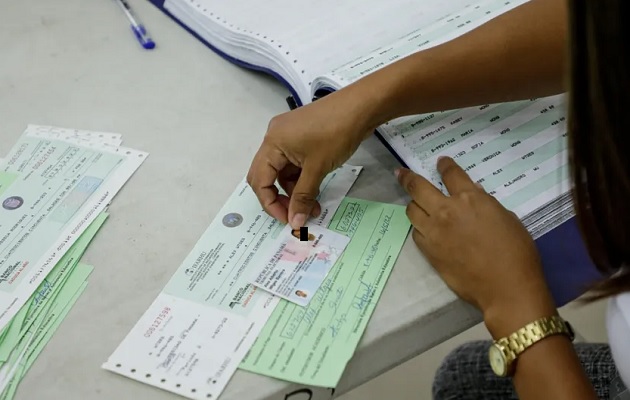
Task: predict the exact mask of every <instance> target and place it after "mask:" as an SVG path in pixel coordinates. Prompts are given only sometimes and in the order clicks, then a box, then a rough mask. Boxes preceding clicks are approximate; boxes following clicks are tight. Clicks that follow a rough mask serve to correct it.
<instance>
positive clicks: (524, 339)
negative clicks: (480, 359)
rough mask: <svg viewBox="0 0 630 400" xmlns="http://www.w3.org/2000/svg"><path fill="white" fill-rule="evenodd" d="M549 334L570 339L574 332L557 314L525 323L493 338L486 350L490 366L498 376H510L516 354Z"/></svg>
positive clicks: (572, 337)
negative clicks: (517, 328) (508, 334)
mask: <svg viewBox="0 0 630 400" xmlns="http://www.w3.org/2000/svg"><path fill="white" fill-rule="evenodd" d="M551 335H567V336H568V337H569V338H570V339H571V341H573V339H574V338H575V333H574V332H573V328H572V327H571V325H570V324H569V323H568V322H567V321H565V320H563V319H562V318H560V317H558V316H553V317H544V318H541V319H539V320H537V321H534V322H532V323H530V324H527V325H525V326H524V327H522V328H521V329H519V330H518V331H516V332H514V333H513V334H511V335H510V336H507V337H504V338H502V339H499V340H495V341H494V343H493V344H492V346H490V350H489V352H488V357H489V359H490V366H491V367H492V370H493V371H494V373H495V374H497V375H498V376H511V375H512V374H514V367H515V364H516V359H517V358H518V356H519V355H520V354H521V353H523V352H524V351H525V350H527V349H528V348H529V347H531V346H532V345H533V344H534V343H537V342H539V341H541V340H543V339H544V338H546V337H549V336H551Z"/></svg>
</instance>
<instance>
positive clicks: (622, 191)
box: [568, 0, 630, 300]
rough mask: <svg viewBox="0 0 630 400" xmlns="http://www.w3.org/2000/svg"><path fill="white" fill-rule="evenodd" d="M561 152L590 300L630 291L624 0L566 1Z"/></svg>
mask: <svg viewBox="0 0 630 400" xmlns="http://www.w3.org/2000/svg"><path fill="white" fill-rule="evenodd" d="M568 4H569V14H570V18H569V21H570V27H569V29H570V35H569V37H570V40H571V43H570V49H569V50H570V68H571V73H570V86H569V88H570V91H569V93H570V94H569V96H570V99H569V125H568V126H569V131H568V136H569V149H570V164H571V169H572V170H571V173H572V176H573V184H574V196H575V207H576V212H577V216H578V220H579V222H580V226H581V230H582V234H583V236H584V240H585V242H586V245H587V248H588V250H589V253H590V255H591V257H592V259H593V261H594V262H595V264H596V265H597V267H598V268H599V269H600V270H601V271H602V272H603V273H605V274H606V275H607V278H605V279H604V280H603V281H602V282H600V283H598V284H597V285H596V286H595V287H594V295H593V296H591V297H590V299H591V300H594V299H598V298H603V297H608V296H612V295H615V294H619V293H622V292H625V291H630V271H629V270H624V269H621V267H622V266H627V267H630V109H629V108H628V106H630V45H629V44H628V41H627V40H626V39H625V38H626V37H627V35H625V34H624V32H625V33H629V32H630V23H629V22H628V17H630V14H629V13H628V11H630V2H629V1H628V0H571V1H569V2H568Z"/></svg>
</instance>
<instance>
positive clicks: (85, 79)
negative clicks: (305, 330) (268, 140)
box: [0, 0, 480, 400]
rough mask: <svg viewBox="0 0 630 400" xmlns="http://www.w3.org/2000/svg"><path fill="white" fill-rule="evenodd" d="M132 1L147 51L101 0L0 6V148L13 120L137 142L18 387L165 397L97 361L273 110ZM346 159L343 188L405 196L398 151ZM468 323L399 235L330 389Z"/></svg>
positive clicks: (60, 395)
mask: <svg viewBox="0 0 630 400" xmlns="http://www.w3.org/2000/svg"><path fill="white" fill-rule="evenodd" d="M133 5H134V6H135V7H136V9H137V10H136V11H137V12H138V14H139V15H140V16H141V17H142V18H143V19H144V21H145V22H146V24H147V27H148V29H149V31H150V32H151V33H152V35H153V37H154V38H155V40H156V42H157V46H158V47H157V49H156V50H154V51H151V52H148V51H144V50H142V49H141V48H140V47H139V45H138V43H137V42H136V41H135V40H134V38H133V36H132V33H131V32H130V31H129V27H128V24H127V21H126V19H125V18H124V16H123V15H122V14H121V12H120V9H119V8H118V7H117V6H116V5H115V4H114V3H113V2H110V1H107V0H101V1H85V0H63V1H49V0H30V1H18V2H15V1H4V2H3V5H2V12H1V13H0V121H2V127H1V129H2V130H1V133H0V135H1V136H0V137H1V139H2V140H0V154H6V152H7V151H8V150H9V148H10V147H11V145H12V144H13V143H14V141H15V140H16V139H17V138H18V136H19V135H20V134H21V132H22V131H23V129H24V128H25V126H26V124H27V123H36V124H42V125H57V126H62V127H68V128H82V129H88V130H99V131H111V132H116V133H122V134H123V138H124V142H125V144H126V145H127V146H130V147H134V148H137V149H140V150H145V151H148V152H150V156H149V158H148V159H147V161H146V162H145V163H144V165H143V166H142V167H141V168H140V170H139V171H138V172H137V173H136V174H135V175H134V176H133V178H132V179H131V180H130V181H129V183H128V184H127V186H126V187H125V188H124V189H123V190H122V192H121V193H120V194H119V195H118V196H117V197H116V199H115V200H114V202H113V205H112V207H111V208H110V212H111V217H110V219H109V220H108V221H107V222H106V224H105V226H104V228H103V229H102V231H101V232H100V233H99V234H98V236H97V237H96V239H95V241H94V242H93V243H92V246H91V247H90V249H89V251H88V252H87V254H86V255H85V257H84V260H85V261H86V262H88V263H90V264H92V265H94V267H95V270H94V272H93V274H92V276H91V277H90V280H89V284H88V287H87V290H86V291H85V293H84V294H83V295H82V296H81V297H80V298H79V301H78V303H77V304H76V306H75V307H74V309H73V310H72V311H71V313H70V315H69V316H68V318H67V319H66V320H65V321H64V323H63V324H62V325H61V327H60V329H59V331H58V332H57V334H56V335H55V336H54V337H53V339H52V340H51V342H50V343H49V345H48V346H47V347H46V349H45V350H44V352H43V353H42V355H41V356H40V358H39V359H38V360H37V362H36V363H35V365H34V366H33V368H32V369H31V370H30V371H29V372H28V374H27V377H26V379H25V380H24V382H23V383H22V384H21V386H20V388H19V391H18V396H17V398H18V399H37V398H42V399H67V400H74V399H77V400H78V399H81V400H90V399H136V400H144V399H147V400H148V399H151V400H160V399H172V398H174V397H175V396H174V395H172V394H170V393H167V392H164V391H161V390H158V389H155V388H153V387H151V386H147V385H144V384H140V383H137V382H135V381H132V380H129V379H127V378H123V377H121V376H118V375H115V374H112V373H109V372H107V371H105V370H102V369H101V368H100V365H101V363H102V362H103V361H105V360H106V359H107V357H108V356H109V355H110V354H111V353H112V351H113V350H114V349H115V348H116V346H117V345H118V344H119V343H120V342H121V340H122V339H123V337H124V336H125V335H126V334H127V333H128V332H129V330H130V329H131V327H132V326H133V325H134V324H135V322H136V321H137V320H138V318H139V317H140V316H141V315H142V313H143V312H144V311H145V310H146V309H147V307H148V306H149V305H150V303H151V302H152V301H153V299H154V298H155V297H156V296H157V294H158V293H159V292H160V291H161V289H162V288H163V287H164V285H165V284H166V282H167V281H168V279H169V278H170V277H171V275H172V274H173V272H174V271H175V270H176V268H177V267H178V266H179V265H180V263H181V261H182V260H183V259H184V257H185V256H186V255H187V254H188V253H189V251H190V250H191V248H192V247H193V245H194V243H195V242H196V241H197V239H198V238H199V237H200V236H201V234H202V232H203V231H204V230H205V228H206V227H207V226H208V224H209V223H210V221H211V220H212V219H213V218H214V216H215V214H216V212H217V211H218V210H219V209H220V207H221V206H222V204H223V203H224V201H225V200H226V199H227V197H228V196H229V195H230V194H231V192H232V191H233V189H234V187H235V186H236V184H237V183H238V182H239V181H240V180H241V179H242V177H243V176H244V175H245V174H246V172H247V169H248V167H249V163H250V160H251V158H252V156H253V155H254V153H255V151H256V150H257V148H258V145H259V142H260V141H261V139H262V136H263V134H264V132H265V128H266V125H267V122H268V121H269V119H270V118H271V117H272V116H274V115H276V114H278V113H281V112H284V111H286V107H287V106H286V103H285V101H284V99H285V97H286V95H287V91H286V90H285V89H284V88H283V87H282V86H280V85H279V84H277V83H276V82H275V81H272V80H271V79H269V78H267V77H266V76H261V75H259V74H254V73H251V72H248V71H245V70H243V69H240V68H238V67H235V66H233V65H231V64H229V63H227V62H225V61H224V60H223V59H221V58H219V57H218V56H216V55H215V54H213V53H212V52H210V51H209V50H208V49H207V48H205V47H204V46H203V45H202V44H201V43H199V42H198V41H196V40H194V39H193V38H192V37H190V35H189V34H188V33H186V32H185V31H184V30H182V29H181V28H180V27H178V26H177V25H176V24H174V23H173V22H172V21H170V20H169V19H168V18H167V17H166V16H164V15H163V14H161V13H160V12H159V11H158V10H157V9H156V8H155V7H153V6H151V5H150V4H149V3H148V2H141V1H134V3H133ZM351 162H352V163H355V164H357V165H363V166H365V167H366V169H365V171H364V172H363V173H362V176H361V177H360V178H359V180H358V181H357V183H356V185H355V186H354V188H353V189H352V191H351V195H353V196H356V197H360V198H367V199H371V200H379V201H386V202H395V203H400V204H403V203H404V201H405V200H404V197H403V193H402V191H401V190H400V189H399V187H398V185H397V183H396V182H395V179H394V177H393V173H392V171H393V169H394V167H395V166H396V161H395V159H394V158H393V157H392V156H391V155H390V154H389V153H388V152H387V151H386V150H385V149H384V148H383V146H382V145H380V143H378V141H376V139H371V140H369V141H368V142H366V143H365V145H363V146H362V148H361V149H360V150H359V152H358V153H357V154H356V155H355V156H354V157H353V159H352V160H351ZM174 204H175V205H177V207H173V205H174ZM479 321H480V316H479V314H477V313H476V312H475V311H474V310H472V309H471V308H470V307H468V306H466V305H464V304H463V303H462V302H461V301H459V300H457V299H456V297H455V296H454V295H453V294H452V293H451V292H450V291H449V290H448V289H447V288H446V287H445V285H444V284H443V283H442V282H441V280H440V279H439V278H438V277H437V276H436V275H435V274H434V273H433V271H432V269H431V267H430V266H429V265H428V264H427V263H426V261H424V259H423V258H422V256H421V255H420V254H419V252H418V251H417V250H416V248H415V246H414V244H413V242H412V241H411V240H410V239H409V240H408V242H407V243H406V244H405V247H404V249H403V252H402V254H401V256H400V258H399V260H398V262H397V264H396V267H395V269H394V271H393V273H392V275H391V277H390V278H389V281H388V283H387V286H386V288H385V290H384V292H383V295H382V297H381V300H380V302H379V304H378V307H377V308H376V311H375V313H374V315H373V317H372V319H371V321H370V324H369V325H368V328H367V331H366V333H365V336H364V338H363V340H362V342H361V344H360V346H359V348H358V350H357V353H356V356H355V357H354V359H353V360H352V361H351V363H350V364H349V365H348V368H347V370H346V373H345V375H344V377H343V379H342V382H341V383H340V385H339V387H338V389H337V393H339V394H340V393H344V392H347V391H349V390H350V389H352V388H354V387H356V386H358V385H360V384H362V383H364V382H366V381H368V380H369V379H371V378H373V377H375V376H377V375H379V374H381V373H383V372H384V371H386V370H388V369H390V368H392V367H394V366H396V365H398V364H400V363H402V362H404V361H406V360H408V359H410V358H412V357H414V356H416V355H417V354H419V353H421V352H423V351H425V350H427V349H429V348H430V347H432V346H434V345H436V344H437V343H439V342H441V341H443V340H445V339H447V338H449V337H451V336H453V335H455V334H457V333H459V332H461V331H463V330H465V329H467V328H468V327H470V326H472V325H474V324H476V323H477V322H479ZM289 387H290V385H289V384H287V383H285V382H281V381H278V380H274V379H270V378H266V377H262V376H257V375H254V374H250V373H246V372H243V371H239V372H237V373H236V375H235V376H234V378H233V379H232V381H231V383H230V385H229V386H228V388H227V389H226V391H225V392H224V394H223V395H222V396H221V400H236V399H239V400H241V399H243V400H244V399H247V400H250V399H251V400H255V399H267V398H269V399H271V398H273V399H284V393H285V390H287V388H289ZM272 396H273V397H272Z"/></svg>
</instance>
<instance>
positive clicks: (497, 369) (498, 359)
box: [488, 344, 506, 376]
mask: <svg viewBox="0 0 630 400" xmlns="http://www.w3.org/2000/svg"><path fill="white" fill-rule="evenodd" d="M488 358H489V360H490V367H492V370H493V371H494V373H495V374H497V375H499V376H505V372H506V365H505V357H504V356H503V353H502V352H501V349H499V348H498V347H497V345H494V344H493V345H492V346H490V350H489V351H488Z"/></svg>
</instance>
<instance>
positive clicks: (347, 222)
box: [103, 165, 410, 400]
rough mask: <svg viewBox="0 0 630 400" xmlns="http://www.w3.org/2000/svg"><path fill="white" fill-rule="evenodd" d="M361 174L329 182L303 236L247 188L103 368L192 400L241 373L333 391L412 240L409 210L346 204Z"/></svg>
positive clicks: (351, 170)
mask: <svg viewBox="0 0 630 400" xmlns="http://www.w3.org/2000/svg"><path fill="white" fill-rule="evenodd" d="M360 172H361V167H357V166H351V165H344V166H342V167H341V168H339V169H337V170H336V171H334V172H332V173H331V174H329V175H328V176H327V177H326V178H325V179H324V181H323V182H322V185H321V188H320V195H319V198H318V200H319V202H320V205H321V209H322V212H321V214H320V216H319V217H318V218H317V219H313V220H312V221H309V223H308V224H307V226H306V227H304V228H307V230H305V231H304V232H302V230H300V231H299V234H298V233H297V232H295V231H292V230H291V228H290V227H288V226H283V225H282V224H281V223H280V222H279V221H277V220H275V219H273V218H272V217H270V216H269V215H267V214H266V213H265V212H264V211H263V210H262V208H261V207H260V203H259V202H258V200H257V198H256V195H255V193H254V191H253V190H252V189H251V187H249V186H248V184H247V182H245V180H243V181H242V182H241V183H240V184H239V185H238V186H237V187H236V189H235V190H234V192H233V193H232V195H231V196H230V197H229V199H227V201H226V203H225V205H224V206H223V207H222V209H221V210H220V211H219V212H218V214H217V215H216V216H215V218H214V220H213V221H212V222H211V223H210V225H209V226H208V229H207V230H206V232H205V233H204V234H203V235H202V237H201V238H200V239H199V241H198V242H197V244H196V245H195V246H194V248H193V249H192V250H191V252H190V254H189V255H188V256H187V257H186V258H185V260H184V261H183V262H182V264H181V265H180V266H179V268H178V269H177V270H176V271H175V273H174V275H173V277H172V278H171V280H170V281H169V282H168V284H167V285H166V287H165V288H164V289H163V290H162V292H161V293H160V294H159V295H158V296H157V298H156V299H155V301H154V302H153V303H152V304H151V306H150V307H149V308H148V310H147V311H146V312H145V313H144V314H143V315H142V316H141V317H140V319H139V321H138V322H137V324H136V325H135V326H134V327H133V328H132V329H131V331H130V332H129V334H128V335H127V337H126V338H125V339H124V340H123V341H122V343H120V345H119V346H118V348H117V349H116V350H115V351H114V352H113V354H112V355H111V356H110V357H109V358H108V359H107V361H106V362H105V363H104V364H103V368H105V369H107V370H109V371H112V372H115V373H117V374H121V375H124V376H126V377H129V378H131V379H135V380H137V381H140V382H143V383H146V384H148V385H152V386H155V387H158V388H161V389H164V390H168V391H171V392H174V393H177V394H179V395H182V396H185V397H188V398H191V399H199V400H207V399H211V400H212V399H215V400H216V399H217V398H219V396H221V393H222V392H223V390H224V389H225V387H226V386H227V384H228V382H229V381H230V379H231V377H232V376H233V374H234V373H235V372H236V371H237V369H239V368H240V369H243V370H246V371H249V372H253V373H257V374H263V375H267V376H271V377H274V378H277V379H282V380H285V381H291V382H297V383H299V384H302V385H308V386H317V387H323V388H332V387H335V386H337V383H338V382H339V379H340V378H341V376H342V373H343V371H344V369H345V367H346V364H347V363H348V361H349V360H350V359H351V357H352V355H353V354H354V351H355V349H356V347H357V345H358V343H359V341H360V339H361V336H362V335H363V332H364V330H365V328H366V326H367V323H368V320H369V319H370V316H371V315H372V312H373V311H374V309H375V307H376V303H377V301H378V298H379V296H380V294H381V292H382V290H383V288H384V286H385V282H386V281H387V278H388V276H389V274H390V272H391V271H392V268H393V265H394V263H395V261H396V258H397V256H398V254H399V252H400V249H401V247H402V245H403V243H404V241H405V239H406V237H407V234H408V232H409V229H410V223H409V220H408V219H407V217H406V214H405V207H404V206H399V205H393V204H383V203H378V202H373V201H366V200H362V199H355V198H350V197H346V195H347V193H348V191H349V190H350V188H351V186H352V185H353V184H354V182H355V180H356V179H357V178H358V176H359V173H360ZM302 236H304V237H305V240H304V241H303V240H302ZM243 398H247V396H245V397H243Z"/></svg>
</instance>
